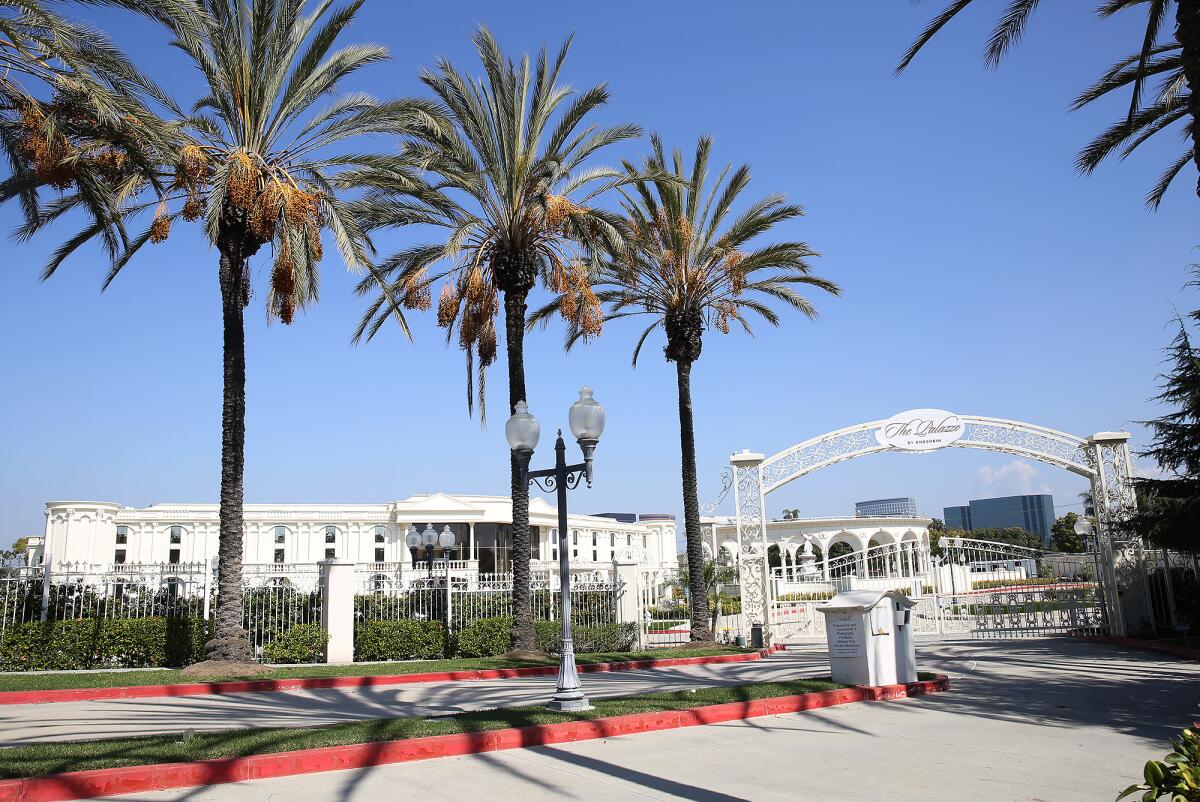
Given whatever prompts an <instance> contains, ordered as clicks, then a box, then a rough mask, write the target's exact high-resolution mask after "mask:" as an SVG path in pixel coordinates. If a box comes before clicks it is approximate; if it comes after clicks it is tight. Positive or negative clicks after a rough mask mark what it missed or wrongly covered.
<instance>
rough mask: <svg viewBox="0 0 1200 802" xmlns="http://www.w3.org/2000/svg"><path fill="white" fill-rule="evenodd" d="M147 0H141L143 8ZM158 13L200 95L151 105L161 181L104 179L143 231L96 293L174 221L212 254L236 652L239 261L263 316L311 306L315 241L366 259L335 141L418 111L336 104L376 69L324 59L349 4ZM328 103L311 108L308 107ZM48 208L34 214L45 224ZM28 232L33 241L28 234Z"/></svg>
mask: <svg viewBox="0 0 1200 802" xmlns="http://www.w3.org/2000/svg"><path fill="white" fill-rule="evenodd" d="M150 1H151V0H145V2H147V3H148V2H150ZM186 5H187V7H186V8H183V9H180V10H179V12H178V13H177V14H162V15H160V18H161V19H162V21H163V22H164V23H165V24H166V25H167V26H168V28H169V29H170V31H171V32H172V33H173V34H174V36H175V41H174V43H173V44H174V45H175V46H176V47H178V48H179V49H180V50H182V51H183V53H184V54H185V55H186V56H187V58H188V59H189V60H190V62H191V63H192V64H193V65H194V66H195V67H196V69H197V70H198V71H199V73H200V75H201V78H202V80H203V82H204V87H205V94H204V95H203V96H201V97H200V98H199V99H197V100H196V101H195V103H194V104H191V108H192V109H193V111H192V112H190V113H185V112H183V111H181V107H182V104H178V103H176V102H174V101H172V100H171V99H170V98H167V99H166V102H165V103H164V106H165V110H166V113H167V114H166V116H167V119H168V122H169V123H170V124H171V125H172V126H173V129H174V131H175V139H174V141H173V142H172V144H171V147H169V148H164V149H163V150H161V151H158V152H156V153H154V154H153V160H154V161H155V162H156V163H157V164H158V165H160V166H161V168H162V172H161V173H160V174H159V175H156V176H147V175H146V174H144V173H142V172H141V171H130V172H129V173H128V174H122V175H116V176H114V177H115V178H116V179H118V182H117V184H116V186H115V188H114V192H115V194H116V196H117V197H118V198H120V199H122V206H121V214H122V218H123V219H125V220H128V219H131V218H133V217H135V216H137V215H139V214H142V213H147V214H148V213H150V212H151V211H152V212H153V219H152V220H151V222H150V223H149V225H148V226H147V227H146V228H145V230H144V231H143V232H142V233H141V234H139V235H138V236H136V237H133V238H132V239H131V240H130V241H129V242H128V244H127V245H126V246H125V247H124V248H123V249H122V251H121V253H120V255H119V256H118V257H117V258H116V259H115V260H114V261H113V264H112V266H111V269H110V271H109V275H108V278H107V280H106V281H105V286H107V285H108V283H109V282H111V281H112V280H113V279H114V278H115V277H116V275H117V274H118V273H119V272H120V270H121V269H122V268H123V267H124V266H125V265H126V264H127V263H128V262H129V260H130V258H131V257H132V256H133V255H134V254H136V253H137V252H139V251H140V250H141V249H142V247H143V246H145V245H146V244H147V243H153V244H158V243H163V242H165V241H166V240H167V238H168V236H169V235H170V232H171V228H172V226H173V224H174V223H175V222H177V221H178V220H180V219H182V220H184V221H198V222H200V223H201V225H202V226H203V228H204V231H205V233H206V235H207V237H208V240H209V242H210V243H211V244H212V245H213V246H215V248H216V251H217V255H218V264H217V278H218V284H219V288H220V298H221V320H222V329H223V352H224V358H223V385H224V390H223V400H222V412H221V477H220V512H219V517H220V540H219V546H218V572H219V576H218V583H217V606H216V632H215V637H214V638H213V640H211V641H209V643H208V644H207V646H206V650H207V654H208V658H209V659H210V660H220V661H240V660H246V659H248V658H249V657H250V653H249V644H248V642H247V639H246V633H245V631H244V629H243V626H242V616H243V609H242V535H243V510H242V505H243V472H244V458H245V432H246V353H245V330H244V321H243V310H244V309H245V307H246V306H247V305H248V304H249V301H250V297H251V292H252V288H251V281H250V269H249V268H250V260H251V258H252V257H253V256H255V255H256V254H257V253H258V252H259V250H260V249H261V248H262V247H263V246H264V245H268V244H269V245H271V246H272V249H273V251H274V262H273V265H272V269H271V278H270V287H269V289H268V292H267V296H266V305H267V310H268V313H269V314H270V315H271V316H272V317H275V318H277V319H279V320H281V321H282V322H283V323H285V324H288V323H291V322H292V318H293V316H294V314H295V311H296V310H297V309H298V308H301V307H304V306H305V305H306V304H308V303H310V302H313V301H315V300H316V299H317V278H318V264H319V262H320V261H321V258H322V255H323V246H322V233H323V232H324V231H326V230H328V231H329V232H330V233H331V234H332V236H333V240H334V242H335V243H336V244H337V247H338V250H339V251H340V253H341V256H342V258H343V259H344V260H345V262H346V263H347V265H350V266H361V265H366V264H368V259H367V254H366V251H365V245H364V237H363V234H362V231H361V229H360V228H359V226H358V224H357V221H356V220H355V219H354V218H353V216H352V215H351V214H349V210H348V206H347V203H346V201H345V200H344V199H343V198H341V197H340V196H339V194H338V192H337V190H336V189H335V187H334V185H333V182H334V180H335V179H336V177H337V174H338V173H339V172H340V171H341V170H343V169H345V168H347V167H351V166H361V165H364V164H368V163H372V162H373V160H374V159H375V158H376V157H375V156H373V155H371V154H357V153H354V152H348V151H347V143H346V142H345V140H347V139H350V138H353V137H357V136H362V135H366V134H375V133H396V134H399V133H403V131H404V130H406V129H405V128H404V120H406V119H409V118H410V117H411V116H412V115H413V114H414V113H423V112H424V111H426V110H427V109H426V107H428V106H430V104H427V103H421V102H417V101H403V102H399V101H397V102H379V101H377V100H375V99H373V98H371V97H369V96H367V95H364V94H361V93H351V94H342V95H338V89H339V86H340V84H341V83H342V81H343V80H344V79H345V78H346V77H347V76H349V75H351V74H353V73H354V72H355V71H357V70H358V69H360V68H361V67H364V66H366V65H369V64H373V63H376V62H379V61H382V60H383V59H385V58H386V57H387V50H386V49H385V48H383V47H381V46H378V45H351V46H348V47H344V48H341V49H336V50H335V49H334V45H335V43H336V41H337V40H338V38H339V37H340V36H341V34H342V33H343V32H344V31H345V29H346V27H347V26H348V25H349V24H350V23H351V21H352V20H353V19H354V17H355V15H356V13H357V12H358V10H359V8H360V7H361V5H362V0H356V1H355V2H351V3H349V4H347V5H346V6H344V7H342V8H339V9H332V8H331V5H332V3H331V2H329V1H328V0H321V1H320V2H317V3H315V4H314V7H313V8H312V9H311V10H310V9H306V6H307V5H308V3H307V2H306V0H252V1H251V2H245V1H244V0H199V2H196V3H194V4H186ZM326 99H328V102H326V104H325V105H324V106H323V107H318V104H319V103H322V102H325V101H326ZM56 211H57V209H54V208H52V209H51V210H50V212H51V214H50V215H48V217H54V216H56V215H54V212H56ZM43 224H44V222H43V223H39V224H38V225H36V226H30V227H28V229H29V230H28V231H27V233H33V232H34V231H36V230H37V229H39V228H40V227H41V225H43ZM93 228H94V227H89V228H86V229H84V230H83V231H82V232H80V234H79V235H77V236H76V237H73V238H72V239H71V240H68V241H67V242H66V243H64V245H63V246H62V247H60V248H59V249H58V251H57V252H56V253H55V254H54V255H53V256H52V258H51V260H50V262H49V264H48V265H47V266H46V269H45V274H46V275H47V276H49V275H51V274H53V273H54V272H55V270H56V269H57V268H58V267H59V265H60V264H61V263H62V261H63V260H64V259H65V258H66V257H67V256H68V255H69V254H70V253H71V252H73V251H74V250H75V249H76V248H77V247H79V246H80V245H82V244H83V243H84V242H86V241H88V240H89V239H91V238H92V237H94V236H95V234H96V232H95V231H94V230H93Z"/></svg>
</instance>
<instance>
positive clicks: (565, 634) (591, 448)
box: [504, 387, 604, 712]
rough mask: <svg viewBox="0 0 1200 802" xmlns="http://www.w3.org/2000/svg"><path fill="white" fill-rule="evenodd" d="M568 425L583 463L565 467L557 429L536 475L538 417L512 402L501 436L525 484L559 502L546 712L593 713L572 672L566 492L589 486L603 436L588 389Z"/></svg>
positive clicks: (599, 413) (601, 420)
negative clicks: (553, 659)
mask: <svg viewBox="0 0 1200 802" xmlns="http://www.w3.org/2000/svg"><path fill="white" fill-rule="evenodd" d="M567 422H568V424H569V425H570V427H571V433H572V434H573V435H575V440H576V441H577V442H578V443H579V448H580V449H581V450H582V451H583V462H580V463H576V464H574V465H568V464H567V447H566V444H565V443H564V442H563V437H562V430H561V429H559V431H558V437H557V439H556V440H555V442H554V467H553V468H546V469H543V470H539V471H531V470H529V461H530V459H531V458H532V457H533V450H534V449H535V448H537V444H538V439H539V437H540V436H541V425H540V424H539V423H538V421H537V418H535V417H534V416H533V415H532V414H530V412H529V408H528V406H526V404H525V402H524V401H520V402H518V403H517V406H516V410H515V411H514V412H513V415H512V417H511V418H509V419H508V423H507V424H505V426H504V436H505V438H507V440H508V445H509V448H511V449H512V451H513V453H514V454H515V455H516V457H517V463H518V464H519V465H520V466H521V471H522V473H523V474H524V475H525V478H526V481H528V482H529V483H530V484H536V485H537V486H538V487H540V488H541V489H542V490H544V491H545V492H547V493H549V492H551V491H553V492H554V493H556V494H557V497H558V581H559V600H560V604H561V609H560V617H561V619H562V648H561V649H560V650H559V652H560V653H559V658H558V687H557V689H556V690H555V692H554V696H553V698H551V700H550V704H549V705H547V707H549V708H550V709H551V710H555V711H559V712H575V711H580V710H591V709H592V705H591V703H590V702H588V698H587V696H585V695H584V693H583V688H582V687H581V686H580V684H579V672H578V671H577V670H576V668H575V646H574V644H573V643H572V641H571V566H570V562H569V559H568V552H567V549H568V543H567V490H568V489H574V488H575V487H577V486H578V485H579V480H580V479H583V480H584V481H586V482H587V485H588V487H591V486H592V456H593V455H594V454H595V451H596V443H597V442H599V440H600V435H601V434H602V433H603V432H604V407H602V406H600V404H598V403H597V402H596V399H594V398H593V397H592V391H591V389H589V388H588V387H584V388H583V389H581V390H580V391H579V400H578V401H576V402H575V403H574V404H572V405H571V410H570V412H569V413H568V415H567Z"/></svg>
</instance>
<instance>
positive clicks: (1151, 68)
mask: <svg viewBox="0 0 1200 802" xmlns="http://www.w3.org/2000/svg"><path fill="white" fill-rule="evenodd" d="M1038 2H1039V0H1008V5H1007V6H1006V8H1005V9H1004V11H1003V13H1002V14H1001V16H1000V19H999V20H998V21H997V22H996V25H995V27H994V28H993V29H992V33H991V35H990V36H989V37H988V42H987V46H986V49H985V51H984V59H985V61H986V63H987V65H988V66H989V67H995V66H996V65H998V64H999V63H1000V61H1001V60H1002V59H1003V58H1004V56H1005V54H1007V53H1008V51H1009V50H1010V49H1011V48H1012V47H1013V46H1014V45H1015V44H1016V43H1017V42H1018V41H1019V40H1020V38H1021V36H1022V35H1023V34H1024V32H1025V29H1026V27H1027V24H1028V22H1029V19H1030V17H1031V15H1032V14H1033V12H1034V11H1035V10H1036V9H1037V6H1038ZM971 3H972V0H953V2H951V3H950V4H949V5H948V6H946V7H945V8H944V9H943V10H942V11H941V12H940V13H939V14H937V15H936V16H935V17H934V18H933V19H932V20H931V21H930V22H929V24H928V25H927V26H926V27H925V29H924V30H923V31H922V32H921V34H920V36H918V37H917V39H916V40H915V41H914V42H913V44H912V45H911V46H910V47H909V49H908V52H906V53H905V54H904V57H903V58H902V59H901V61H900V65H899V66H898V67H897V69H896V71H897V72H898V73H899V72H903V71H904V69H905V68H907V67H908V65H909V64H910V63H911V62H912V60H913V59H914V58H915V57H916V55H917V53H919V52H920V51H921V50H922V49H923V48H924V47H925V45H926V44H928V43H929V41H930V40H931V39H933V37H934V36H936V35H937V34H938V32H939V31H941V30H942V28H943V27H945V26H946V25H947V24H948V23H949V22H950V21H951V20H952V19H954V18H955V17H956V16H958V15H959V14H960V13H962V12H963V11H965V10H966V9H967V8H968V7H969V6H970V5H971ZM1172 4H1173V5H1174V6H1175V32H1174V41H1163V37H1162V29H1163V26H1164V24H1165V23H1166V21H1167V19H1168V16H1169V13H1170V10H1171V6H1172ZM1140 6H1144V7H1145V8H1144V11H1145V14H1146V26H1145V29H1144V31H1143V34H1142V41H1141V42H1140V43H1138V47H1137V49H1136V51H1135V52H1134V53H1133V55H1131V56H1129V57H1127V58H1124V59H1121V60H1120V61H1117V62H1116V63H1115V64H1113V66H1112V67H1110V68H1109V69H1108V70H1107V71H1106V72H1105V73H1104V75H1102V76H1101V77H1100V79H1099V80H1097V81H1096V83H1095V84H1093V85H1092V86H1091V87H1089V88H1088V89H1087V90H1085V91H1084V92H1082V93H1080V94H1079V96H1078V97H1076V98H1075V100H1074V102H1073V103H1072V104H1071V108H1072V109H1080V108H1082V107H1083V106H1086V105H1088V104H1089V103H1092V102H1094V101H1096V100H1098V99H1100V98H1102V97H1105V96H1107V95H1108V94H1109V93H1111V92H1113V91H1115V90H1118V89H1124V88H1126V87H1128V88H1129V90H1130V93H1129V111H1128V113H1127V114H1126V115H1125V116H1123V117H1121V118H1120V119H1118V120H1117V121H1116V122H1115V123H1113V124H1112V125H1111V126H1109V127H1108V128H1107V129H1105V130H1104V131H1102V132H1101V133H1100V134H1099V135H1097V136H1096V137H1095V138H1094V139H1093V140H1092V141H1091V142H1089V143H1088V145H1087V146H1086V147H1085V148H1084V149H1083V150H1082V151H1080V153H1079V156H1078V158H1077V159H1076V166H1077V167H1078V168H1079V169H1080V171H1081V172H1084V173H1091V172H1092V171H1093V170H1095V169H1096V167H1098V166H1099V165H1100V163H1101V162H1103V161H1104V160H1105V159H1107V158H1108V157H1109V156H1112V155H1114V154H1116V155H1119V157H1120V158H1122V159H1123V158H1125V157H1126V156H1128V155H1129V154H1130V153H1132V152H1133V151H1134V150H1136V149H1137V148H1138V147H1139V146H1141V145H1142V144H1143V143H1145V142H1146V141H1147V140H1149V139H1151V138H1152V137H1154V135H1155V134H1158V133H1160V132H1162V131H1166V130H1169V129H1171V128H1173V127H1175V128H1176V130H1177V132H1178V133H1180V134H1182V138H1183V140H1184V142H1185V145H1184V147H1183V149H1182V150H1181V151H1180V154H1179V155H1178V156H1177V157H1176V158H1175V159H1174V160H1173V161H1172V162H1171V163H1170V165H1168V167H1167V169H1166V170H1165V171H1164V172H1163V173H1162V175H1161V176H1160V178H1159V180H1158V182H1157V183H1156V184H1155V185H1154V186H1153V187H1152V188H1151V190H1150V191H1149V192H1148V193H1147V195H1146V203H1147V204H1148V205H1149V206H1151V207H1152V208H1157V207H1158V205H1159V204H1160V203H1161V202H1162V198H1163V195H1164V194H1165V193H1166V191H1167V189H1168V187H1170V185H1171V183H1172V182H1173V181H1174V180H1175V178H1176V177H1177V176H1178V175H1179V174H1180V172H1181V171H1182V170H1183V168H1184V167H1186V166H1187V165H1188V164H1189V163H1191V164H1193V165H1195V166H1196V167H1197V168H1200V96H1197V94H1196V93H1197V90H1198V89H1200V0H1102V2H1101V3H1100V5H1099V6H1098V7H1097V9H1096V13H1097V14H1099V15H1100V16H1101V17H1110V16H1112V15H1114V14H1116V13H1117V12H1119V11H1124V10H1126V9H1132V8H1135V7H1140ZM1155 79H1157V80H1158V81H1159V85H1158V90H1157V91H1156V92H1155V93H1154V95H1153V97H1152V99H1151V100H1150V101H1149V102H1148V103H1144V102H1143V99H1144V97H1145V95H1146V91H1145V90H1146V85H1147V83H1148V82H1150V81H1153V80H1155ZM1176 123H1178V124H1179V126H1176V125H1175V124H1176ZM1196 194H1197V195H1200V176H1198V177H1197V184H1196Z"/></svg>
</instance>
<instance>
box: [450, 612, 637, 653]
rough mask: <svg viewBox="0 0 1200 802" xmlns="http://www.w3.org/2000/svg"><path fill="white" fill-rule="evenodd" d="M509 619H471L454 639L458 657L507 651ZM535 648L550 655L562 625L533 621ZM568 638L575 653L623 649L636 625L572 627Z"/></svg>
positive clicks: (633, 638) (556, 647) (633, 640)
mask: <svg viewBox="0 0 1200 802" xmlns="http://www.w3.org/2000/svg"><path fill="white" fill-rule="evenodd" d="M511 627H512V619H511V618H510V617H508V616H497V617H495V618H481V619H478V620H476V621H472V622H471V623H470V624H468V625H467V626H465V627H463V628H462V630H461V631H460V632H458V633H457V635H456V636H455V639H454V645H455V654H456V655H457V656H458V657H493V656H495V655H498V654H504V653H505V652H507V651H508V632H509V629H510V628H511ZM533 633H534V638H535V640H536V642H537V648H539V649H541V650H542V651H545V652H550V653H551V654H557V653H558V652H559V651H561V649H562V624H561V623H559V622H558V621H534V622H533ZM571 638H572V640H573V641H574V646H575V651H577V652H627V651H629V650H630V649H632V648H633V645H634V643H636V642H637V625H636V624H632V623H630V624H601V625H599V626H594V627H586V626H579V625H576V626H573V627H572V628H571Z"/></svg>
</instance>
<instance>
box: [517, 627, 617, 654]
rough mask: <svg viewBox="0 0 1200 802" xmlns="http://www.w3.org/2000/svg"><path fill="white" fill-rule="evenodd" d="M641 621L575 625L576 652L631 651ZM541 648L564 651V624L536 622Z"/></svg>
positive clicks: (547, 650) (572, 634) (572, 629)
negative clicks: (634, 622) (638, 623)
mask: <svg viewBox="0 0 1200 802" xmlns="http://www.w3.org/2000/svg"><path fill="white" fill-rule="evenodd" d="M637 630H638V628H637V624H633V623H629V624H600V625H598V626H594V627H585V626H580V625H578V624H576V625H574V626H572V627H571V639H572V640H573V641H574V646H575V651H576V652H628V651H630V650H631V649H633V645H634V644H635V643H636V642H637V635H638V631H637ZM533 631H534V636H535V637H536V639H537V647H538V648H539V649H541V650H542V651H544V652H549V653H551V654H558V653H559V652H560V651H561V650H562V624H561V623H560V622H558V621H535V622H533Z"/></svg>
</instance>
